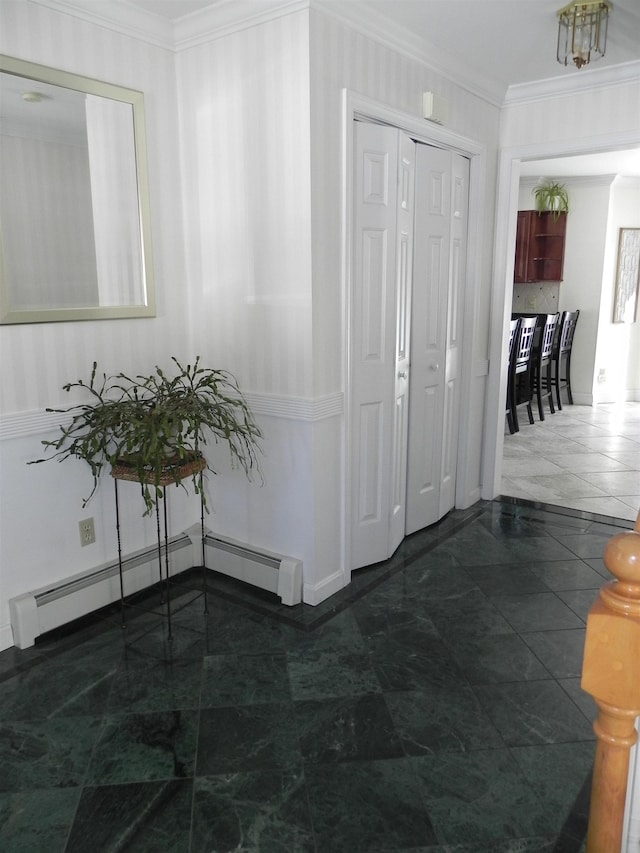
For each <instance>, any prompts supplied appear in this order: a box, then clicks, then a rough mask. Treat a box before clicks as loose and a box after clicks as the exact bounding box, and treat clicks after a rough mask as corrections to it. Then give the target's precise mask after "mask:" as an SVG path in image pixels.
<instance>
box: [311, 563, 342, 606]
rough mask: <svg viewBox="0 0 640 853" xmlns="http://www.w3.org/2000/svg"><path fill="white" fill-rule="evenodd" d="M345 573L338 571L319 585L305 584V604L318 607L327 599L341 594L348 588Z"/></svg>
mask: <svg viewBox="0 0 640 853" xmlns="http://www.w3.org/2000/svg"><path fill="white" fill-rule="evenodd" d="M346 583H347V581H346V580H345V576H344V572H342V571H337V572H334V573H333V574H332V575H330V576H329V577H328V578H325V579H324V580H323V581H321V582H320V583H319V584H314V585H312V584H309V583H306V584H304V586H303V588H302V600H303V601H304V603H305V604H311V605H316V604H320V603H321V602H323V601H324V600H325V599H326V598H329V597H330V596H331V595H334V594H335V593H336V592H340V590H341V589H343V588H344V587H345V586H346Z"/></svg>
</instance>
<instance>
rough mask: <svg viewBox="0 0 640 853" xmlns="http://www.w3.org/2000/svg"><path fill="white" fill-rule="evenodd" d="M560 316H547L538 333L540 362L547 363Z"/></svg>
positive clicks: (551, 351)
mask: <svg viewBox="0 0 640 853" xmlns="http://www.w3.org/2000/svg"><path fill="white" fill-rule="evenodd" d="M559 318H560V314H547V319H546V320H545V322H544V326H543V327H542V331H541V333H540V353H539V358H540V362H541V363H542V362H543V361H547V360H548V359H550V358H551V355H552V353H553V343H554V338H555V333H556V327H557V325H558V320H559Z"/></svg>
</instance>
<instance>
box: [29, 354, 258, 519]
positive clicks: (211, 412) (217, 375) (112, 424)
mask: <svg viewBox="0 0 640 853" xmlns="http://www.w3.org/2000/svg"><path fill="white" fill-rule="evenodd" d="M172 361H173V362H174V364H175V366H176V367H177V369H178V370H177V373H176V374H175V375H174V376H169V375H167V374H166V373H164V371H163V370H162V369H161V368H160V367H157V366H156V368H155V371H154V372H153V373H151V374H150V375H149V376H135V377H133V378H131V377H129V376H127V375H125V374H124V373H118V374H116V375H114V376H107V374H106V373H105V374H102V375H101V376H98V368H97V363H96V362H94V363H93V369H92V371H91V379H90V380H89V382H88V383H86V382H84V381H83V380H82V379H79V380H78V381H77V382H70V383H68V384H67V385H65V386H64V390H65V391H70V390H71V389H72V388H80V389H84V391H86V392H87V393H88V394H89V402H86V403H81V404H79V405H76V406H71V407H70V408H66V409H52V408H48V409H47V411H48V412H60V413H63V414H72V415H73V417H72V420H71V423H70V424H69V425H67V426H65V425H64V424H63V425H61V426H60V431H61V435H60V436H59V437H58V438H57V439H55V440H45V441H42V444H43V445H44V446H45V447H46V448H47V449H48V450H52V451H55V452H54V453H53V454H52V455H49V456H45V457H44V458H42V459H34V460H32V461H31V462H28V463H27V464H29V465H31V464H34V463H38V462H46V461H49V460H51V459H57V460H58V461H59V462H62V461H63V460H64V459H68V458H69V457H70V456H75V457H76V458H78V459H83V460H84V461H85V462H86V463H87V464H88V465H89V467H90V469H91V473H92V475H93V489H92V491H91V493H90V495H89V496H88V497H87V498H85V499H84V500H83V504H82V505H83V506H86V504H87V503H88V501H89V500H90V499H91V497H92V496H93V494H94V493H95V491H96V488H97V486H98V480H99V478H100V475H101V474H102V472H103V469H104V467H105V465H107V466H109V467H110V469H111V473H112V474H113V475H114V476H117V477H120V478H122V479H131V480H134V481H136V482H138V483H140V485H141V488H142V496H143V499H144V503H145V507H146V509H145V513H144V514H145V515H148V514H149V513H150V512H151V511H152V509H153V508H154V506H155V505H156V501H157V500H158V498H161V497H162V496H163V494H164V492H163V489H164V486H165V485H167V484H168V483H175V484H180V483H181V482H182V478H183V477H188V476H190V477H192V480H193V484H194V488H195V490H196V493H198V492H199V491H200V488H201V479H200V476H199V475H200V473H201V472H202V471H203V470H204V469H205V468H207V469H208V470H210V471H211V472H212V473H214V474H215V473H216V472H215V471H214V469H213V468H212V467H211V466H210V464H209V463H208V462H207V461H206V460H205V459H204V457H203V455H202V450H201V448H202V447H203V446H204V445H205V444H206V443H207V441H210V440H211V439H213V441H214V442H216V443H218V442H220V441H221V442H226V443H227V445H228V448H229V453H230V455H231V463H232V466H234V467H235V466H239V467H240V468H242V469H243V471H244V472H245V474H246V476H247V477H249V478H250V477H251V474H252V471H253V470H254V469H256V470H257V471H258V472H259V470H260V468H259V464H258V454H259V452H260V446H259V439H260V438H261V437H262V432H261V430H260V428H259V427H258V426H257V425H256V423H255V421H254V419H253V415H252V413H251V411H250V409H249V406H248V404H247V401H246V399H245V397H244V396H243V394H242V393H241V391H240V389H239V388H238V383H237V381H236V379H235V377H234V376H233V375H232V374H231V373H228V372H227V371H225V370H213V369H211V368H204V367H201V366H200V358H199V357H198V358H196V360H195V362H194V364H193V365H190V364H187V365H186V366H183V365H182V364H180V362H179V361H178V360H177V359H176V358H173V357H172ZM123 468H124V469H126V471H127V472H128V475H125V476H123V475H122V470H123ZM202 499H203V505H206V500H205V496H204V493H202Z"/></svg>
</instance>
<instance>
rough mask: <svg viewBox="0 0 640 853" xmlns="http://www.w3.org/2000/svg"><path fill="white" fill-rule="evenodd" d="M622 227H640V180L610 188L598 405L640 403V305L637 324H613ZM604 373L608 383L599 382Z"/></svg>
mask: <svg viewBox="0 0 640 853" xmlns="http://www.w3.org/2000/svg"><path fill="white" fill-rule="evenodd" d="M620 228H640V180H639V179H637V178H635V179H620V178H619V179H617V180H615V181H614V183H613V185H612V187H611V194H610V204H609V219H608V223H607V231H606V239H605V249H604V259H603V275H602V293H601V299H600V306H599V309H600V310H599V322H598V330H597V348H596V356H595V375H594V386H593V393H594V398H595V399H596V401H598V402H603V403H604V402H616V401H618V400H640V305H638V307H637V310H636V320H635V322H634V323H613V322H612V318H613V302H614V292H615V280H616V268H617V261H618V240H619V233H620ZM600 371H604V377H605V381H604V382H602V381H598V376H599V374H600Z"/></svg>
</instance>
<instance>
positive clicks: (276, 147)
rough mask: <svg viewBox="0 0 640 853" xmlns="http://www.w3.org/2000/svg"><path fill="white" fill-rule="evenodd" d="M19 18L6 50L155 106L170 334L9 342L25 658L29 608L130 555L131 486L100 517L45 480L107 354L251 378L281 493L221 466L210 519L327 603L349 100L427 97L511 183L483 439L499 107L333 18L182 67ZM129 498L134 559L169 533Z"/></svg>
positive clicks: (183, 51)
mask: <svg viewBox="0 0 640 853" xmlns="http://www.w3.org/2000/svg"><path fill="white" fill-rule="evenodd" d="M2 6H3V8H2V13H3V27H2V31H1V36H0V38H1V41H0V49H1V50H3V52H6V53H9V54H13V55H16V56H19V57H21V58H23V59H28V60H31V61H36V62H40V63H43V64H49V65H53V66H57V67H59V66H60V65H61V60H60V57H61V56H64V57H65V60H64V67H65V68H66V69H67V70H70V71H74V72H76V73H81V74H85V75H88V76H91V77H97V78H100V79H105V80H108V81H110V82H114V83H119V84H121V85H125V86H130V87H132V88H137V89H140V90H142V91H143V92H144V93H145V98H146V112H147V124H148V128H147V137H148V147H149V167H150V168H149V171H150V184H151V187H150V189H151V201H152V216H153V223H152V225H153V228H152V238H153V251H154V262H155V268H156V279H157V281H156V285H157V290H158V317H157V318H156V319H153V320H143V321H109V322H102V323H99V322H92V323H69V324H67V323H65V324H57V325H56V324H48V325H43V326H15V327H6V328H5V329H3V334H2V342H1V344H0V346H1V349H0V356H1V358H2V362H1V363H2V370H3V377H5V378H6V381H4V382H3V386H4V387H6V389H7V391H6V393H5V395H4V399H3V414H4V418H3V421H2V428H3V432H2V436H3V440H2V441H1V442H0V453H1V454H2V460H3V470H5V469H6V470H7V471H8V472H9V473H10V476H9V477H8V478H7V479H8V480H9V481H10V482H11V488H10V490H9V489H7V488H6V487H5V486H4V485H3V487H2V495H1V500H2V504H1V505H0V509H1V510H2V521H1V524H2V530H1V534H2V535H1V548H2V553H1V562H0V630H1V631H2V635H1V638H2V642H3V643H4V644H5V645H6V644H7V643H10V642H11V640H10V633H9V627H8V612H7V601H8V599H9V598H10V597H12V596H15V595H17V594H18V593H20V592H23V591H26V590H29V589H32V588H34V587H36V586H40V585H45V584H47V583H50V582H52V581H54V580H59V579H61V578H63V577H66V576H68V575H69V574H72V573H75V572H77V571H79V570H81V569H84V568H90V567H93V566H95V565H99V564H101V563H102V562H104V561H105V560H106V559H110V558H113V556H114V554H115V543H114V541H113V539H114V534H113V500H112V489H111V486H110V483H109V482H105V483H103V484H102V485H101V487H100V489H99V492H98V494H97V496H96V497H95V498H94V500H93V502H92V503H91V504H90V505H89V507H88V508H87V509H86V510H83V509H82V508H81V497H82V495H83V494H86V492H87V491H88V489H89V488H90V477H89V474H88V473H87V472H86V471H84V469H83V467H82V465H80V464H78V465H75V464H72V463H66V464H65V466H64V467H63V468H58V467H57V466H56V465H53V464H48V465H39V466H36V467H33V466H31V467H28V466H27V465H26V462H27V461H28V460H29V459H30V458H33V457H34V456H36V455H38V453H39V446H38V441H39V439H40V438H42V437H51V436H53V435H54V434H55V432H54V431H52V426H53V425H54V424H55V423H56V420H55V416H48V418H47V417H45V416H44V415H43V414H42V409H43V408H44V407H45V406H47V405H52V404H53V405H55V404H58V403H61V402H66V401H64V400H63V397H62V393H61V391H60V389H61V386H62V385H63V384H64V383H65V382H67V381H70V380H73V379H75V378H78V377H80V376H83V377H86V376H87V375H88V372H89V370H90V365H91V362H92V361H93V360H94V358H95V359H97V360H98V361H99V363H100V366H101V367H104V369H105V370H107V371H118V370H126V371H134V372H141V371H146V370H149V369H151V368H152V367H153V365H154V364H156V363H162V364H166V363H167V362H168V360H169V356H170V355H172V354H175V355H177V356H178V357H181V358H189V357H191V356H193V355H194V354H196V353H199V354H200V355H201V356H202V358H203V360H204V361H205V362H210V363H212V364H214V365H215V366H216V367H223V368H228V369H230V370H232V371H233V372H234V373H235V374H236V375H237V377H238V379H239V381H240V384H241V386H242V387H243V389H244V390H245V391H246V392H247V394H248V396H249V400H250V402H251V405H252V407H253V409H254V412H255V413H256V416H257V417H258V420H259V422H260V424H261V425H262V426H263V428H264V431H265V442H264V446H265V458H264V465H263V467H264V475H265V476H264V479H265V484H264V486H262V487H260V486H259V485H258V484H245V482H244V480H243V479H242V475H241V474H238V472H230V471H229V470H228V465H227V462H226V459H225V456H224V452H223V449H222V448H213V449H211V451H210V453H209V454H208V455H209V456H210V458H211V461H213V463H214V465H215V466H216V467H219V469H220V475H219V476H218V477H215V478H211V479H210V483H209V491H210V500H211V504H212V506H213V508H214V510H215V512H214V514H213V515H212V516H210V517H209V519H208V520H207V522H208V524H209V526H210V527H212V528H213V529H215V530H216V531H218V532H220V533H223V534H227V535H230V536H233V537H234V538H238V539H241V540H245V541H248V542H250V543H252V544H254V545H257V546H258V547H260V546H263V547H266V548H269V549H270V550H273V551H278V552H281V553H285V554H290V555H292V556H296V557H299V558H301V559H302V560H303V563H304V573H305V576H304V587H305V600H307V601H309V602H311V603H315V602H317V601H320V600H322V598H324V597H326V596H327V595H329V594H330V593H331V592H333V591H334V590H335V589H338V588H340V586H342V584H343V583H344V580H345V574H344V569H345V567H344V565H343V562H342V561H343V553H344V549H343V544H344V530H343V507H344V474H343V470H344V463H345V460H344V400H343V392H344V370H345V353H344V339H345V338H344V308H345V303H344V300H345V294H344V292H343V282H342V266H341V254H342V246H343V243H342V239H343V231H342V223H341V211H342V201H343V199H342V196H341V186H342V184H341V181H342V156H343V151H342V144H343V129H342V125H341V122H342V91H343V88H344V87H349V88H351V89H352V90H354V91H356V92H359V93H361V94H364V95H366V96H368V97H370V98H374V99H376V100H377V101H380V102H381V103H383V104H387V105H389V106H391V107H394V108H395V109H398V110H403V111H405V112H407V113H408V114H409V115H412V116H415V118H416V119H419V114H420V104H421V92H422V91H423V90H425V89H434V90H435V91H437V92H438V93H440V94H441V95H443V96H444V97H447V98H448V99H449V100H450V103H451V125H450V126H451V129H452V130H454V131H456V132H457V133H458V134H463V135H464V136H466V137H468V138H470V139H473V140H477V142H478V144H479V145H486V148H487V152H488V156H487V158H486V159H487V162H488V163H489V170H488V173H487V174H485V173H483V174H481V175H476V178H475V180H477V181H480V182H481V183H483V184H484V183H485V182H486V186H487V192H486V193H485V195H484V198H485V199H486V207H485V208H484V209H483V215H482V217H481V218H479V220H478V221H474V222H472V223H471V229H472V231H473V233H474V239H475V245H476V246H477V247H478V251H477V253H476V254H477V255H478V256H479V257H474V259H473V266H474V268H475V269H477V278H478V281H477V282H476V283H474V287H477V290H476V293H475V298H476V304H477V306H478V310H477V313H476V314H475V315H473V316H470V317H469V318H468V325H467V327H466V331H467V332H468V335H467V340H468V341H470V342H471V343H470V346H471V347H472V348H473V353H472V361H473V362H474V364H475V363H478V364H479V365H480V367H476V368H474V371H475V372H474V373H473V376H472V377H471V378H470V381H469V396H470V398H471V402H470V403H469V404H468V407H469V411H470V412H471V413H472V414H471V415H470V416H472V417H474V418H475V419H476V422H477V423H480V422H481V421H482V409H483V406H484V396H485V394H484V388H485V382H486V372H487V371H486V365H487V352H488V312H489V299H488V292H489V287H490V281H491V244H492V221H491V218H490V217H486V216H485V215H484V210H486V209H488V210H491V209H492V206H493V193H492V188H493V185H494V173H493V164H494V162H495V152H496V148H497V133H498V117H499V110H498V108H497V107H496V106H495V105H492V104H489V103H487V102H486V101H483V100H481V99H480V98H478V97H477V96H475V95H473V94H471V93H469V92H467V91H466V90H464V89H461V88H459V87H457V86H456V85H454V84H453V83H451V82H450V81H448V80H447V79H445V78H444V77H443V76H440V75H437V74H435V73H434V72H433V71H430V70H428V69H427V68H426V67H425V66H424V65H423V63H422V62H421V61H420V60H419V59H418V58H416V57H413V56H408V55H405V54H403V53H401V52H400V51H398V50H397V49H394V48H392V47H391V46H389V45H386V44H382V43H381V42H380V41H376V40H374V39H373V38H369V37H366V36H364V35H362V34H361V33H358V32H356V31H355V30H354V29H353V28H352V27H349V26H347V25H346V24H345V23H343V22H341V21H339V20H337V19H334V18H329V17H328V16H325V15H324V14H321V13H320V12H318V11H314V10H312V11H309V10H302V11H296V12H293V13H291V14H288V15H281V16H279V17H278V16H276V17H274V18H273V19H271V20H264V21H262V22H260V23H258V24H256V25H253V26H247V27H239V28H238V29H237V31H232V29H231V28H227V29H225V30H224V32H223V33H221V34H219V35H216V36H212V37H211V38H210V39H208V38H206V37H199V38H197V39H194V40H192V41H191V42H189V44H186V43H184V44H181V45H180V47H179V49H178V51H177V55H176V57H175V59H174V56H173V54H172V51H170V50H167V49H165V48H163V47H160V46H158V45H157V44H156V43H155V42H154V39H152V38H151V37H144V36H142V37H140V38H137V37H133V36H132V35H131V34H129V35H123V34H122V33H120V32H117V31H115V30H114V29H113V28H111V27H107V26H101V25H98V24H96V23H95V22H94V19H93V17H92V19H91V22H88V21H86V20H80V19H77V18H74V17H72V16H71V15H69V14H66V13H61V12H58V11H53V10H52V9H50V8H47V7H43V6H41V5H40V4H37V3H35V2H34V3H31V2H20V3H15V2H13V0H9V2H7V3H3V4H2ZM128 32H129V33H131V30H129V31H128ZM140 32H144V31H143V30H142V29H141V30H140ZM176 103H177V104H178V105H179V106H178V107H176V106H175V105H176ZM178 136H179V139H178ZM179 143H180V144H181V146H182V148H181V150H180V145H179ZM182 210H184V211H185V212H186V216H185V217H183V215H182ZM483 365H484V366H483ZM43 429H45V430H46V431H45V432H44V433H43V432H42V430H43ZM480 464H481V433H480V430H476V431H474V437H473V441H472V442H470V444H469V446H468V447H466V448H465V458H464V465H465V466H466V469H468V470H469V471H470V472H471V474H470V476H469V481H470V482H472V483H474V484H475V489H476V491H479V488H480ZM4 482H6V480H5V477H4V474H3V483H4ZM471 491H473V489H472V488H471V489H470V492H471ZM171 497H172V500H171V506H172V508H173V512H172V529H173V530H178V529H182V528H183V527H184V526H186V525H187V524H190V523H192V521H193V518H194V515H195V513H193V510H192V508H191V507H190V505H189V502H188V500H186V499H183V496H182V494H181V493H179V494H177V495H176V497H175V498H174V496H173V495H172V496H171ZM126 500H127V501H130V503H129V504H127V510H129V511H125V515H126V517H127V526H126V529H125V531H124V534H125V539H126V545H125V548H126V549H131V550H132V549H134V548H137V547H141V546H142V545H144V544H147V543H152V542H153V538H154V529H153V525H152V524H151V525H148V524H146V523H140V521H139V512H138V509H137V505H136V504H135V503H134V497H133V496H132V497H131V498H129V497H127V499H126ZM132 507H135V509H134V508H132ZM89 514H90V515H93V516H94V517H95V519H96V530H97V537H98V542H97V543H96V545H94V546H89V547H88V548H83V549H82V550H81V549H80V547H79V542H78V533H77V522H78V520H79V519H80V518H83V517H85V516H86V515H89ZM34 530H35V533H34Z"/></svg>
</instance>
